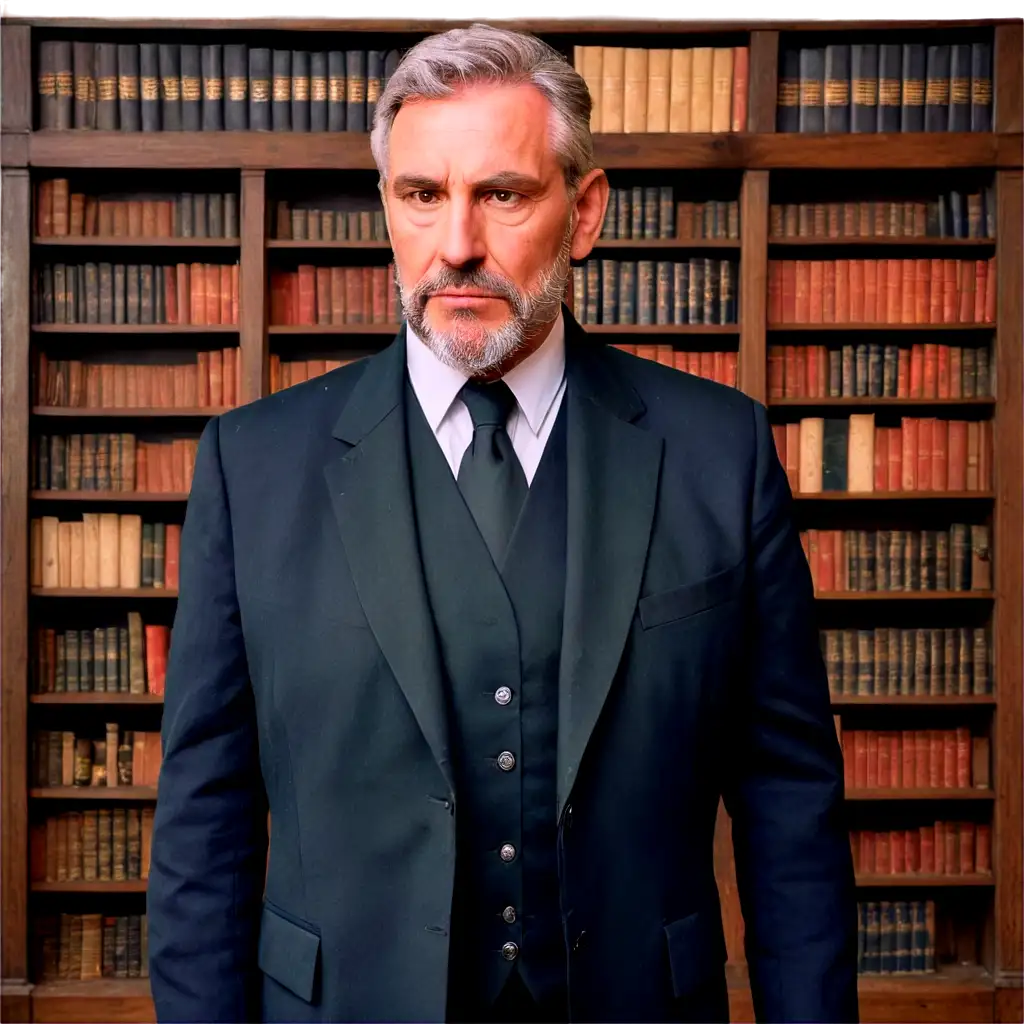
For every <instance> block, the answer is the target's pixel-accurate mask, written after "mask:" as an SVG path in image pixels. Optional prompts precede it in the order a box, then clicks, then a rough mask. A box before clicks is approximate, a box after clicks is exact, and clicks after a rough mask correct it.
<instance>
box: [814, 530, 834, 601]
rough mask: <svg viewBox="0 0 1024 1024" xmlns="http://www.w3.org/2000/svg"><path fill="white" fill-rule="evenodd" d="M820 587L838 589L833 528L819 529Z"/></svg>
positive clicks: (828, 590) (825, 590) (829, 589)
mask: <svg viewBox="0 0 1024 1024" xmlns="http://www.w3.org/2000/svg"><path fill="white" fill-rule="evenodd" d="M818 589H819V590H821V591H824V592H826V593H828V592H830V591H833V590H835V589H836V562H835V537H834V534H833V531H832V530H819V531H818Z"/></svg>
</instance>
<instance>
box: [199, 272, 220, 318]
mask: <svg viewBox="0 0 1024 1024" xmlns="http://www.w3.org/2000/svg"><path fill="white" fill-rule="evenodd" d="M203 267H204V272H205V274H206V290H205V296H206V320H205V321H204V322H205V323H208V324H219V323H220V322H221V319H220V306H221V303H220V267H219V266H218V265H217V264H216V263H205V264H203Z"/></svg>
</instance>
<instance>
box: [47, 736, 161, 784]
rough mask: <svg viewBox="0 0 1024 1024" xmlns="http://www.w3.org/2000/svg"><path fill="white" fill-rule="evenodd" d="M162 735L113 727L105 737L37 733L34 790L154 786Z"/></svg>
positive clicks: (158, 772)
mask: <svg viewBox="0 0 1024 1024" xmlns="http://www.w3.org/2000/svg"><path fill="white" fill-rule="evenodd" d="M160 759H161V753H160V733H158V732H139V731H138V730H132V729H119V727H118V725H117V723H115V722H109V723H107V726H106V731H105V733H104V735H103V736H102V737H98V736H97V737H94V736H80V735H77V734H76V733H74V732H72V731H70V730H63V731H61V730H56V729H39V730H37V731H36V733H35V734H34V735H33V738H32V785H33V786H42V787H49V788H59V787H62V786H63V787H67V786H79V787H82V786H93V787H99V786H104V787H106V788H108V789H110V788H117V787H119V786H156V783H157V778H158V777H159V775H160Z"/></svg>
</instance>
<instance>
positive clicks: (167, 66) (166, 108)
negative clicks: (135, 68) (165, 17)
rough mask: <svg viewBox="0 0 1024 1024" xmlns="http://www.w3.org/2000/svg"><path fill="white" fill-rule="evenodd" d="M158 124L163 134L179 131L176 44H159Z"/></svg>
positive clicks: (179, 61) (179, 88) (177, 51)
mask: <svg viewBox="0 0 1024 1024" xmlns="http://www.w3.org/2000/svg"><path fill="white" fill-rule="evenodd" d="M157 59H158V71H159V76H160V124H161V127H162V130H163V131H165V132H180V131H181V50H180V48H179V46H178V45H177V44H176V43H160V49H159V53H158V57H157Z"/></svg>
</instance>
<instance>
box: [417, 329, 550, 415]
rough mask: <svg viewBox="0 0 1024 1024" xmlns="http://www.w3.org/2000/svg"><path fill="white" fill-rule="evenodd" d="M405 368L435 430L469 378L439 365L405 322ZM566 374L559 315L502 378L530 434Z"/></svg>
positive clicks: (444, 365) (435, 357) (545, 413)
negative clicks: (537, 341) (544, 334)
mask: <svg viewBox="0 0 1024 1024" xmlns="http://www.w3.org/2000/svg"><path fill="white" fill-rule="evenodd" d="M405 334H406V366H407V368H408V371H409V379H410V380H411V381H412V386H413V389H414V390H415V392H416V397H417V398H418V399H419V401H420V405H421V407H422V409H423V414H424V416H426V418H427V422H428V423H429V424H430V429H431V430H433V431H436V430H437V428H438V426H439V425H440V423H441V421H442V420H443V419H444V417H445V415H446V414H447V412H448V410H449V409H450V408H451V404H452V402H454V401H455V398H456V397H457V396H458V393H459V391H460V390H462V385H463V384H465V383H466V381H467V379H468V376H467V374H465V373H463V372H462V371H461V370H456V369H454V368H453V367H451V366H448V365H447V364H446V363H443V362H441V360H440V359H438V358H437V356H435V355H434V353H433V352H432V351H431V350H430V349H429V348H428V347H427V346H426V344H424V342H423V341H422V339H421V338H420V337H419V336H418V335H417V334H416V332H415V331H414V330H413V329H412V328H411V327H410V326H409V324H408V323H406V326H405ZM564 375H565V322H564V319H563V315H562V313H561V312H559V315H558V318H557V319H556V320H555V322H554V324H552V327H551V331H550V332H549V334H548V336H547V337H546V338H545V339H544V341H543V342H542V343H541V344H540V346H539V347H538V348H536V349H534V351H533V352H531V353H530V354H529V355H528V356H527V357H526V358H525V359H524V360H523V361H522V362H520V363H517V364H516V365H515V366H514V367H513V368H512V369H511V370H509V372H508V373H506V374H505V376H504V377H503V378H502V379H503V380H504V381H505V383H506V384H507V385H508V386H509V389H510V390H511V392H512V394H513V395H515V397H516V402H517V403H518V404H519V408H520V409H521V410H522V412H523V416H524V417H525V418H526V422H527V423H528V424H529V427H530V429H531V430H532V431H533V433H534V434H535V435H536V434H539V433H540V429H541V426H542V425H543V423H544V421H545V419H546V418H547V415H548V413H549V412H550V411H551V407H552V405H553V404H554V400H555V398H556V396H557V395H558V391H559V388H560V387H561V385H562V378H563V377H564Z"/></svg>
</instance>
